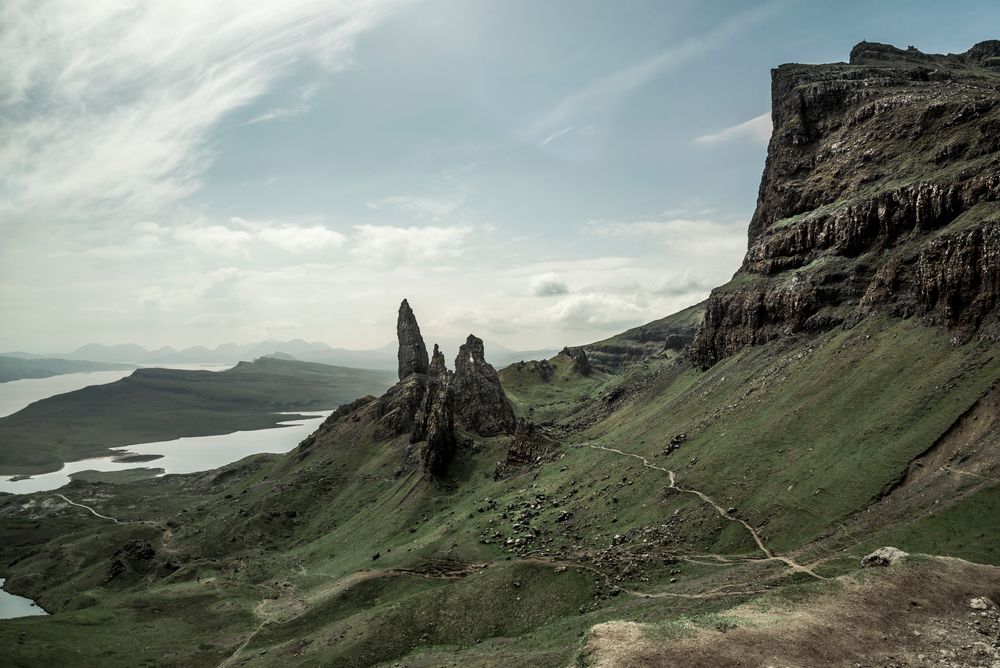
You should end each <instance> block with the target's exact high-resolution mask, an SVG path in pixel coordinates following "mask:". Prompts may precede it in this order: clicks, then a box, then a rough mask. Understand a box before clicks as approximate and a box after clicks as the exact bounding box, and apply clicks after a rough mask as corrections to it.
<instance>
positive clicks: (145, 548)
mask: <svg viewBox="0 0 1000 668" xmlns="http://www.w3.org/2000/svg"><path fill="white" fill-rule="evenodd" d="M155 556H156V550H155V549H153V546H152V545H151V544H150V543H149V541H148V540H143V539H141V538H133V539H132V540H130V541H128V542H127V543H125V544H124V545H122V546H121V547H120V548H119V549H118V550H116V551H115V553H114V555H113V556H112V557H111V563H110V564H108V571H107V573H106V574H105V576H104V581H105V582H110V581H111V580H114V579H116V578H120V577H121V576H123V575H126V574H128V573H135V572H138V573H144V572H146V571H148V570H149V569H150V568H151V566H150V562H151V561H152V559H153V558H154V557H155Z"/></svg>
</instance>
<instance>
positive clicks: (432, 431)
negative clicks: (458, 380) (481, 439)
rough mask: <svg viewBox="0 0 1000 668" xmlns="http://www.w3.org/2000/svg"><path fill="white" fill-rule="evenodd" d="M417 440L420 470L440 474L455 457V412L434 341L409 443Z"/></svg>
mask: <svg viewBox="0 0 1000 668" xmlns="http://www.w3.org/2000/svg"><path fill="white" fill-rule="evenodd" d="M421 441H423V442H424V445H423V447H422V448H421V460H422V461H423V464H424V470H425V471H427V472H428V473H431V474H433V475H438V474H441V473H444V472H445V471H446V470H447V469H448V465H449V464H451V460H452V459H453V458H454V456H455V412H454V397H453V395H452V391H451V379H450V374H449V372H448V368H447V367H446V366H445V362H444V355H443V354H442V353H441V351H440V350H439V349H438V347H437V344H434V354H433V355H432V356H431V363H430V366H429V368H428V371H427V389H426V391H425V392H424V397H423V401H422V402H421V405H420V409H419V410H418V411H417V414H416V418H415V420H414V425H413V431H412V432H411V433H410V442H411V443H419V442H421Z"/></svg>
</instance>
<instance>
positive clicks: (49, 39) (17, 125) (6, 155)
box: [0, 0, 392, 224]
mask: <svg viewBox="0 0 1000 668" xmlns="http://www.w3.org/2000/svg"><path fill="white" fill-rule="evenodd" d="M390 4H392V3H390V2H388V1H385V2H383V1H380V0H368V1H364V0H287V1H284V2H281V3H246V2H239V1H237V0H217V1H215V2H211V3H205V2H201V1H200V0H174V1H172V2H159V1H156V0H145V1H142V2H129V3H123V2H119V1H118V0H92V1H88V2H76V1H75V0H7V2H4V3H2V4H0V62H3V63H4V66H3V67H2V68H0V138H2V139H0V174H2V177H0V189H2V192H3V193H4V197H3V202H2V204H0V217H2V218H3V220H4V221H5V223H7V224H17V223H20V222H22V221H24V220H27V219H31V220H37V219H39V218H45V219H47V220H58V219H64V220H66V219H68V220H80V219H91V220H101V221H109V220H111V219H113V218H115V217H130V216H136V217H139V216H142V217H145V216H146V215H148V214H149V213H150V212H153V211H157V210H160V209H162V208H163V207H165V206H168V205H171V204H175V203H176V202H178V201H179V200H182V199H183V198H185V197H186V196H188V195H190V194H191V193H193V192H195V191H196V190H198V189H199V187H200V185H201V183H200V178H201V175H202V173H203V172H204V170H205V169H206V167H207V166H208V165H209V164H210V163H211V161H212V159H213V150H212V146H211V141H210V133H211V130H212V129H213V128H215V127H216V126H217V125H218V124H219V122H220V121H221V120H222V119H223V118H225V117H226V116H227V115H228V114H230V113H231V112H232V111H234V110H235V109H237V108H239V107H241V106H243V105H246V104H248V103H250V102H252V101H254V100H255V99H257V98H259V97H260V96H261V95H263V94H264V93H266V92H267V91H269V90H270V89H271V88H272V86H273V85H274V83H275V82H276V81H277V80H278V79H279V78H280V77H281V76H282V75H283V74H285V73H287V72H288V71H289V70H290V69H291V67H292V66H294V65H295V64H296V63H298V62H300V61H302V60H303V59H312V60H314V61H316V62H319V63H321V64H322V65H324V66H326V67H330V68H336V67H342V66H344V64H345V63H347V62H348V61H349V56H350V51H351V49H352V47H353V45H354V43H355V41H356V39H357V37H358V36H359V35H360V34H361V33H363V32H364V31H366V30H368V29H369V28H370V27H371V26H373V25H374V24H375V23H376V22H377V21H378V20H379V19H380V18H381V17H382V16H383V15H384V13H385V11H386V9H387V7H388V6H389V5H390Z"/></svg>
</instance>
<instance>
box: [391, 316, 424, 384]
mask: <svg viewBox="0 0 1000 668" xmlns="http://www.w3.org/2000/svg"><path fill="white" fill-rule="evenodd" d="M396 338H398V339H399V356H398V359H399V379H400V380H403V379H404V378H406V377H407V376H411V375H413V374H415V373H427V365H428V360H427V346H425V345H424V337H422V336H421V335H420V326H419V325H418V324H417V317H416V316H415V315H413V309H411V308H410V303H409V302H407V301H406V300H405V299H404V300H403V303H402V304H400V305H399V318H398V319H397V320H396Z"/></svg>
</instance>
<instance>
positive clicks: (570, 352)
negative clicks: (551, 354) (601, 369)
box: [560, 346, 594, 376]
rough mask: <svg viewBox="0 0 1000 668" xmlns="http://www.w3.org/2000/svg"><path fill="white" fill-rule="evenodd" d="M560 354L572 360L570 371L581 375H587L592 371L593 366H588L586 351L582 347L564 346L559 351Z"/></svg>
mask: <svg viewBox="0 0 1000 668" xmlns="http://www.w3.org/2000/svg"><path fill="white" fill-rule="evenodd" d="M560 354H561V355H566V356H567V357H569V358H570V359H572V360H573V366H572V367H571V368H570V371H573V372H574V373H578V374H580V375H582V376H589V375H590V374H592V373H594V369H593V367H591V366H590V360H588V359H587V353H586V351H584V349H583V348H570V347H569V346H566V347H565V348H563V349H562V351H560Z"/></svg>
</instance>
